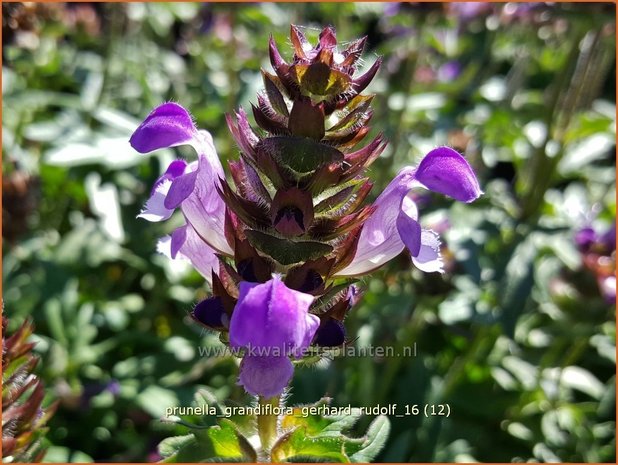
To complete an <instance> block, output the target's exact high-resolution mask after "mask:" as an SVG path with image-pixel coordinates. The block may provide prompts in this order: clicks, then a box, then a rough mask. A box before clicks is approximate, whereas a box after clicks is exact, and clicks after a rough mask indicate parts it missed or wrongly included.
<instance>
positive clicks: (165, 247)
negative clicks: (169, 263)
mask: <svg viewBox="0 0 618 465" xmlns="http://www.w3.org/2000/svg"><path fill="white" fill-rule="evenodd" d="M157 251H158V252H159V253H160V254H162V255H165V256H166V257H167V258H169V259H171V260H181V261H183V260H184V261H188V262H190V263H191V265H192V266H193V268H195V269H196V270H197V271H198V272H199V273H200V274H201V275H202V276H203V277H204V279H206V281H207V282H208V283H209V284H210V283H211V282H212V270H213V269H214V270H215V271H217V270H218V269H219V259H218V258H217V256H216V255H215V253H216V252H215V250H213V249H212V248H211V247H210V246H209V245H208V244H206V242H204V241H203V240H202V239H201V237H200V236H199V235H198V234H197V233H196V232H195V230H194V229H193V228H192V227H191V225H188V224H186V225H184V226H181V227H180V228H178V229H176V230H174V232H173V233H172V235H171V236H164V237H162V238H161V239H159V242H158V243H157Z"/></svg>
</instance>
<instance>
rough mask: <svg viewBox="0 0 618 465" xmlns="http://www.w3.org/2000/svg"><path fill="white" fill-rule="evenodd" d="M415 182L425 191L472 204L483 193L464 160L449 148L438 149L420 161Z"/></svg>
mask: <svg viewBox="0 0 618 465" xmlns="http://www.w3.org/2000/svg"><path fill="white" fill-rule="evenodd" d="M415 177H416V180H417V181H418V182H420V183H421V184H422V185H424V186H425V187H427V189H429V190H432V191H434V192H438V193H440V194H444V195H448V196H449V197H452V198H454V199H455V200H459V201H460V202H468V203H469V202H472V201H474V200H476V199H477V198H479V196H480V195H481V194H482V193H483V192H482V191H481V188H480V186H479V182H478V180H477V179H476V175H475V174H474V171H472V168H471V167H470V165H469V164H468V162H467V161H466V159H465V158H464V157H463V156H461V155H460V154H459V153H457V152H456V151H455V150H453V149H452V148H450V147H438V148H436V149H433V150H432V151H431V152H429V153H428V154H427V155H425V157H424V158H423V159H422V160H421V163H420V164H419V165H418V168H417V170H416V175H415Z"/></svg>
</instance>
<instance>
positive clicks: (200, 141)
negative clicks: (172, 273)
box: [130, 102, 232, 271]
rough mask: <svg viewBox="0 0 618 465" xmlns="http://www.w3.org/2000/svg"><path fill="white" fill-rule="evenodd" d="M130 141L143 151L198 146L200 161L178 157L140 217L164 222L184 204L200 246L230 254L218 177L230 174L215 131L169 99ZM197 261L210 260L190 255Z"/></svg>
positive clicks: (159, 183) (147, 119) (201, 248)
mask: <svg viewBox="0 0 618 465" xmlns="http://www.w3.org/2000/svg"><path fill="white" fill-rule="evenodd" d="M130 143H131V145H132V146H133V148H134V149H135V150H137V151H138V152H141V153H147V152H151V151H153V150H157V149H161V148H167V147H176V146H179V145H190V146H191V147H193V148H194V149H195V151H196V152H197V156H198V159H197V161H194V162H192V163H189V164H187V163H185V162H184V161H182V160H176V161H174V162H172V163H171V164H170V165H169V167H168V168H167V170H166V171H165V173H164V174H163V175H162V176H161V177H160V178H159V179H157V181H156V182H155V185H154V187H153V190H152V193H151V196H150V199H148V201H147V202H146V205H145V207H144V209H143V210H142V212H141V213H140V214H139V217H141V218H144V219H145V220H148V221H162V220H166V219H168V218H169V217H170V216H171V215H172V213H173V212H174V210H175V209H176V208H178V207H180V209H181V211H182V213H183V215H184V217H185V219H186V221H187V223H188V225H190V229H191V230H192V231H194V232H195V234H196V237H197V238H198V240H201V241H202V242H204V244H203V245H201V246H200V247H199V249H200V250H204V251H205V252H204V253H206V254H209V253H212V249H214V250H215V251H217V252H220V253H223V254H225V255H231V254H232V248H231V247H230V245H229V244H228V242H227V240H226V238H225V233H224V227H225V203H224V202H223V200H222V199H221V197H220V196H219V193H218V191H217V187H218V186H219V179H222V178H224V176H225V175H224V172H223V167H222V166H221V162H220V161H219V158H218V156H217V152H216V150H215V147H214V145H213V141H212V137H211V135H210V134H209V133H208V132H207V131H203V130H198V129H197V128H196V127H195V124H194V123H193V120H192V119H191V115H190V114H189V112H188V111H187V110H185V109H184V108H183V107H181V106H180V105H178V104H176V103H171V102H170V103H164V104H163V105H160V106H158V107H157V108H155V109H154V110H153V111H152V112H151V113H150V115H148V117H147V118H146V119H145V120H144V122H143V123H142V124H140V125H139V127H138V128H137V129H136V130H135V132H134V133H133V135H132V136H131V139H130ZM178 243H179V242H178V241H177V244H178ZM178 250H179V248H177V249H176V252H177V251H178ZM172 255H175V253H172ZM187 256H188V255H187ZM194 260H195V261H204V260H206V259H202V258H198V257H195V258H191V261H192V262H194ZM198 269H199V268H198ZM200 271H202V270H200Z"/></svg>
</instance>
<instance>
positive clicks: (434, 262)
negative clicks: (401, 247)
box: [412, 229, 444, 273]
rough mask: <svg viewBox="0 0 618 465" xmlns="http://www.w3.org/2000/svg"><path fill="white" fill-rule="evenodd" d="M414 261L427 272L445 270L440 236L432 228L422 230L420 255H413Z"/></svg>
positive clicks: (420, 268) (441, 271)
mask: <svg viewBox="0 0 618 465" xmlns="http://www.w3.org/2000/svg"><path fill="white" fill-rule="evenodd" d="M412 263H414V265H415V266H416V267H417V268H418V269H419V270H421V271H424V272H426V273H433V272H435V271H437V272H439V273H443V272H444V268H443V266H444V264H443V263H442V255H441V254H440V236H438V234H437V233H435V232H434V231H432V230H430V229H423V231H422V232H421V247H420V251H419V253H418V255H417V256H416V257H412Z"/></svg>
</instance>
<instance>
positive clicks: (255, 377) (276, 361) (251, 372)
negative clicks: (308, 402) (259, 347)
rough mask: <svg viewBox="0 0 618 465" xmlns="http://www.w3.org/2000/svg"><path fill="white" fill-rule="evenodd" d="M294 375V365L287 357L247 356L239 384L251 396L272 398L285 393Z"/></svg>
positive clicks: (241, 369) (241, 366) (241, 368)
mask: <svg viewBox="0 0 618 465" xmlns="http://www.w3.org/2000/svg"><path fill="white" fill-rule="evenodd" d="M293 374H294V365H292V362H291V361H290V359H289V358H287V357H265V356H257V355H245V357H244V358H243V360H242V362H241V364H240V375H239V377H238V384H239V385H241V386H242V387H244V388H245V391H247V392H248V393H249V394H252V395H254V396H263V397H265V398H271V397H275V396H278V395H279V394H281V393H282V392H283V390H284V389H285V387H286V386H287V385H288V383H289V382H290V380H291V379H292V375H293Z"/></svg>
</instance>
